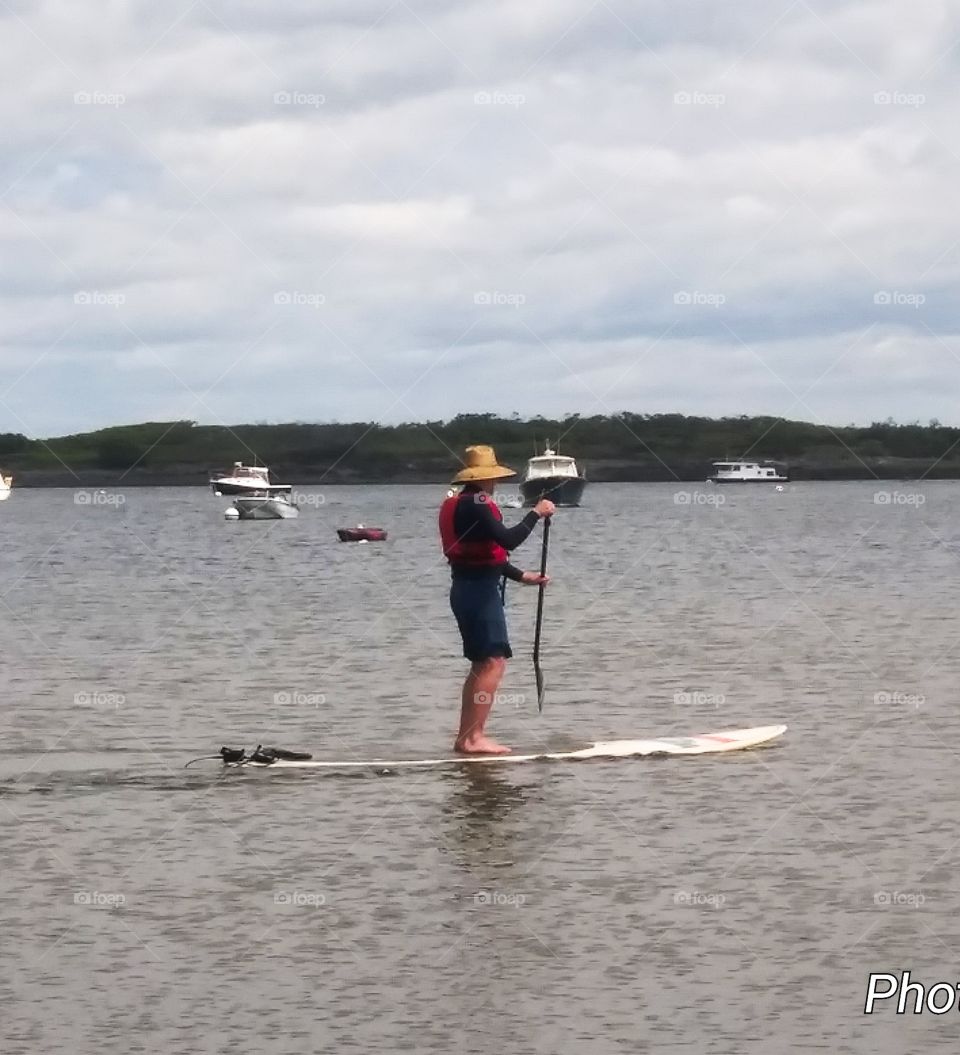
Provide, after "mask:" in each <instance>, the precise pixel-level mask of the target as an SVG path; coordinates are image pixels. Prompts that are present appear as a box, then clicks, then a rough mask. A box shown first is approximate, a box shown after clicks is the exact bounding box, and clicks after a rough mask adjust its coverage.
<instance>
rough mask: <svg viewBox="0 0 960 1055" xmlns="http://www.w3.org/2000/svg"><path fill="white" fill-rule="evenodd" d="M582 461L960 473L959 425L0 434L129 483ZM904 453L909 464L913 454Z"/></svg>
mask: <svg viewBox="0 0 960 1055" xmlns="http://www.w3.org/2000/svg"><path fill="white" fill-rule="evenodd" d="M548 441H549V442H550V443H551V444H552V445H554V446H557V444H559V446H560V449H561V451H563V452H566V453H569V454H572V455H574V456H575V457H576V458H577V460H578V462H581V463H583V464H585V465H586V466H587V467H588V470H589V471H590V475H591V476H592V477H593V478H594V479H621V480H629V479H660V478H663V479H670V478H676V477H677V476H680V477H681V478H687V479H693V478H698V477H699V478H702V475H703V473H704V472H705V471H706V469H707V468H708V467H709V465H710V463H711V462H713V461H716V460H721V459H727V458H739V457H750V458H753V459H755V460H765V459H769V460H772V461H779V462H784V463H786V464H787V465H788V467H789V468H790V470H791V473H793V474H797V475H801V476H802V475H811V476H813V475H827V476H830V475H840V476H862V477H866V478H869V477H870V476H872V475H875V474H876V475H890V474H891V473H896V472H899V471H901V470H903V471H905V472H913V471H918V472H919V471H923V470H924V466H926V467H927V469H926V471H929V473H930V475H935V476H960V428H953V427H949V426H945V425H941V424H940V422H938V421H935V420H934V421H930V422H928V423H927V424H926V425H921V424H919V423H918V422H914V423H911V424H897V423H896V422H894V421H893V420H892V419H888V420H887V421H883V422H874V423H873V424H871V425H868V426H855V425H845V426H826V425H816V424H812V423H810V422H804V421H787V420H784V419H783V418H775V417H748V416H746V415H743V416H740V417H726V418H704V417H696V416H688V415H684V414H634V413H630V412H624V413H620V414H610V415H593V416H589V417H582V416H580V415H570V416H567V417H564V418H560V419H557V418H544V417H535V418H529V419H522V418H520V417H519V415H513V416H511V417H506V418H504V417H498V416H497V415H494V414H460V415H458V416H457V417H455V418H451V419H450V420H448V421H428V422H410V423H405V424H400V425H379V424H376V423H368V422H350V423H330V424H305V423H291V424H280V425H235V426H230V427H226V426H220V425H199V424H197V423H195V422H191V421H172V422H146V423H143V424H139V425H125V426H117V427H114V428H108V429H101V430H99V431H97V432H89V433H81V434H77V435H73V436H61V437H57V438H55V439H47V440H31V439H28V438H27V437H26V436H23V435H20V434H19V433H3V434H0V467H2V468H4V469H8V470H10V469H12V470H13V471H14V472H18V471H19V472H22V473H25V474H27V475H30V474H34V473H36V474H37V478H38V482H42V481H41V480H40V477H41V476H42V475H43V474H44V473H50V472H57V471H62V470H63V468H64V466H68V467H69V469H70V470H72V471H74V472H80V471H87V470H97V471H102V472H104V473H124V474H127V476H128V477H129V478H130V479H131V482H137V481H139V480H141V478H142V482H149V478H150V477H157V478H160V477H163V478H164V482H173V480H174V479H175V480H176V481H180V482H201V481H202V479H205V478H206V475H205V474H206V473H207V472H208V471H209V470H211V469H215V468H224V467H227V466H229V465H231V464H232V463H233V462H234V461H244V462H247V463H250V462H253V461H258V462H260V463H262V464H266V465H269V466H271V468H273V469H274V470H275V471H276V472H282V473H283V474H285V475H287V476H288V477H289V478H290V479H291V480H292V481H293V482H296V480H297V479H298V478H299V479H301V480H303V481H304V482H307V481H309V480H310V479H311V478H318V477H322V478H324V479H329V480H331V481H343V482H350V481H357V482H363V481H366V480H376V481H382V480H391V479H397V480H416V479H423V480H433V479H437V480H442V479H446V478H448V476H449V473H450V470H451V469H452V468H453V467H455V465H456V460H457V457H458V456H459V454H460V453H461V452H462V451H463V448H464V447H466V446H467V445H468V444H471V443H490V444H493V445H494V446H495V447H496V448H497V452H498V454H499V455H500V458H501V460H502V461H505V462H507V463H508V464H511V465H513V466H514V467H515V468H518V469H521V468H522V467H523V465H524V464H525V462H526V460H527V458H529V457H530V456H531V455H532V454H534V453H535V452H542V450H543V448H544V446H545V444H546V443H547V442H548ZM914 463H915V464H914Z"/></svg>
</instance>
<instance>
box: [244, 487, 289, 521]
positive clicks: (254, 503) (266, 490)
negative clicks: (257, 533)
mask: <svg viewBox="0 0 960 1055" xmlns="http://www.w3.org/2000/svg"><path fill="white" fill-rule="evenodd" d="M233 507H234V509H236V511H237V513H238V514H239V516H240V519H241V520H291V519H292V518H293V517H298V516H299V515H300V510H299V509H298V508H297V507H296V506H295V505H294V504H293V502H292V500H291V498H290V488H289V487H287V486H285V485H280V484H277V485H275V486H270V485H268V486H266V487H261V488H260V489H259V490H258V491H251V492H249V493H248V494H244V495H237V496H236V498H235V499H234V500H233Z"/></svg>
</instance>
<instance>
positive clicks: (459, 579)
mask: <svg viewBox="0 0 960 1055" xmlns="http://www.w3.org/2000/svg"><path fill="white" fill-rule="evenodd" d="M510 476H516V473H515V472H514V471H513V469H508V468H507V467H506V466H504V465H498V464H497V457H496V454H495V452H494V450H493V448H492V447H486V446H475V447H467V449H466V452H465V458H464V467H463V469H461V470H460V472H458V473H457V475H456V476H455V477H454V481H453V482H454V483H458V484H463V485H464V486H463V488H462V490H461V491H459V492H458V493H455V494H451V495H450V497H449V498H447V499H446V501H445V502H444V503H443V505H442V506H441V507H440V541H441V543H442V545H443V554H444V556H445V557H446V558H447V560H448V561H449V562H450V573H451V578H452V582H451V585H450V607H451V608H452V609H453V614H454V615H455V616H456V619H457V626H458V627H459V628H460V636H461V637H462V638H463V654H464V656H466V658H467V659H468V660H470V671H469V673H468V674H467V678H466V681H464V683H463V693H462V695H461V710H460V730H459V732H458V733H457V739H456V742H455V744H454V750H455V751H457V752H458V753H460V754H465V755H505V754H509V753H510V748H509V747H505V746H504V745H503V744H499V743H497V742H496V740H492V739H491V738H490V737H488V736H487V735H486V734H485V733H484V726H485V725H486V722H487V718H488V716H489V714H490V710H491V708H492V707H493V702H494V699H495V697H496V693H497V689H498V688H499V687H500V682H501V680H502V679H503V675H504V672H505V671H506V668H507V660H508V659H510V657H511V656H512V655H513V651H512V650H511V648H510V640H509V638H508V636H507V621H506V617H505V615H504V610H503V597H502V595H501V591H500V584H501V582H502V581H503V579H504V577H506V578H508V579H511V580H513V581H514V582H520V583H523V584H524V585H526V586H539V585H541V584H546V583H548V582H549V581H550V579H549V576H546V575H541V574H539V573H538V572H533V571H521V570H520V569H519V568H515V567H514V566H513V565H512V564H511V563H510V561H509V551H510V550H513V549H516V548H517V546H519V545H520V543H521V542H523V541H524V540H525V539H526V538H528V537H529V535H530V533H531V531H533V529H534V528H535V527H536V525H537V521H538V520H540V518H541V517H549V516H552V514H553V513H554V510H555V506H554V504H553V502H551V501H549V499H546V498H542V499H540V501H539V502H537V504H536V505H535V506H534V507H533V509H532V510H530V512H529V513H527V515H526V516H525V517H524V518H523V520H521V521H520V523H519V524H515V525H514V526H513V527H509V528H508V527H505V526H504V523H503V516H502V514H501V513H500V510H499V509H498V508H497V504H496V502H494V500H493V498H492V495H493V491H494V488H495V487H496V484H497V481H498V480H504V479H506V478H507V477H510Z"/></svg>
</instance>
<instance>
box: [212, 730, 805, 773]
mask: <svg viewBox="0 0 960 1055" xmlns="http://www.w3.org/2000/svg"><path fill="white" fill-rule="evenodd" d="M786 730H787V727H786V726H785V725H763V726H759V727H757V728H756V729H730V730H726V731H724V732H720V733H704V734H703V735H701V736H664V737H660V738H658V739H656V740H603V741H600V742H598V743H595V744H590V745H589V746H588V747H581V748H579V749H578V750H576V751H547V752H542V753H540V754H535V755H454V756H453V757H451V758H402V759H395V760H390V759H386V758H373V759H367V760H366V761H357V760H354V759H323V760H320V761H315V760H313V759H296V760H292V759H277V760H276V761H275V762H266V763H265V762H252V761H249V760H244V761H241V762H227V763H226V765H227V767H228V768H232V769H248V768H249V769H411V768H414V767H424V766H460V765H492V764H497V765H506V764H510V763H516V762H576V761H580V760H582V759H587V758H635V757H639V756H644V755H715V754H720V753H721V752H725V751H743V750H744V749H745V748H748V747H756V746H757V745H758V744H765V743H767V742H769V741H770V740H775V739H776V738H777V737H778V736H782V735H783V734H784V733H785V732H786Z"/></svg>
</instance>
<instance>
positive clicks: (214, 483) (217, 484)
mask: <svg viewBox="0 0 960 1055" xmlns="http://www.w3.org/2000/svg"><path fill="white" fill-rule="evenodd" d="M270 486H271V487H273V488H278V487H279V488H281V489H282V490H283V491H284V492H285V493H286V494H289V493H290V492H291V491H292V490H293V484H290V485H289V486H287V485H286V484H271V485H270ZM263 487H264V485H263V484H262V483H261V484H256V483H250V484H241V483H232V482H228V481H226V480H211V481H210V490H211V491H213V493H214V494H215V495H230V496H233V495H252V494H255V493H256V492H257V491H262V490H263Z"/></svg>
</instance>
